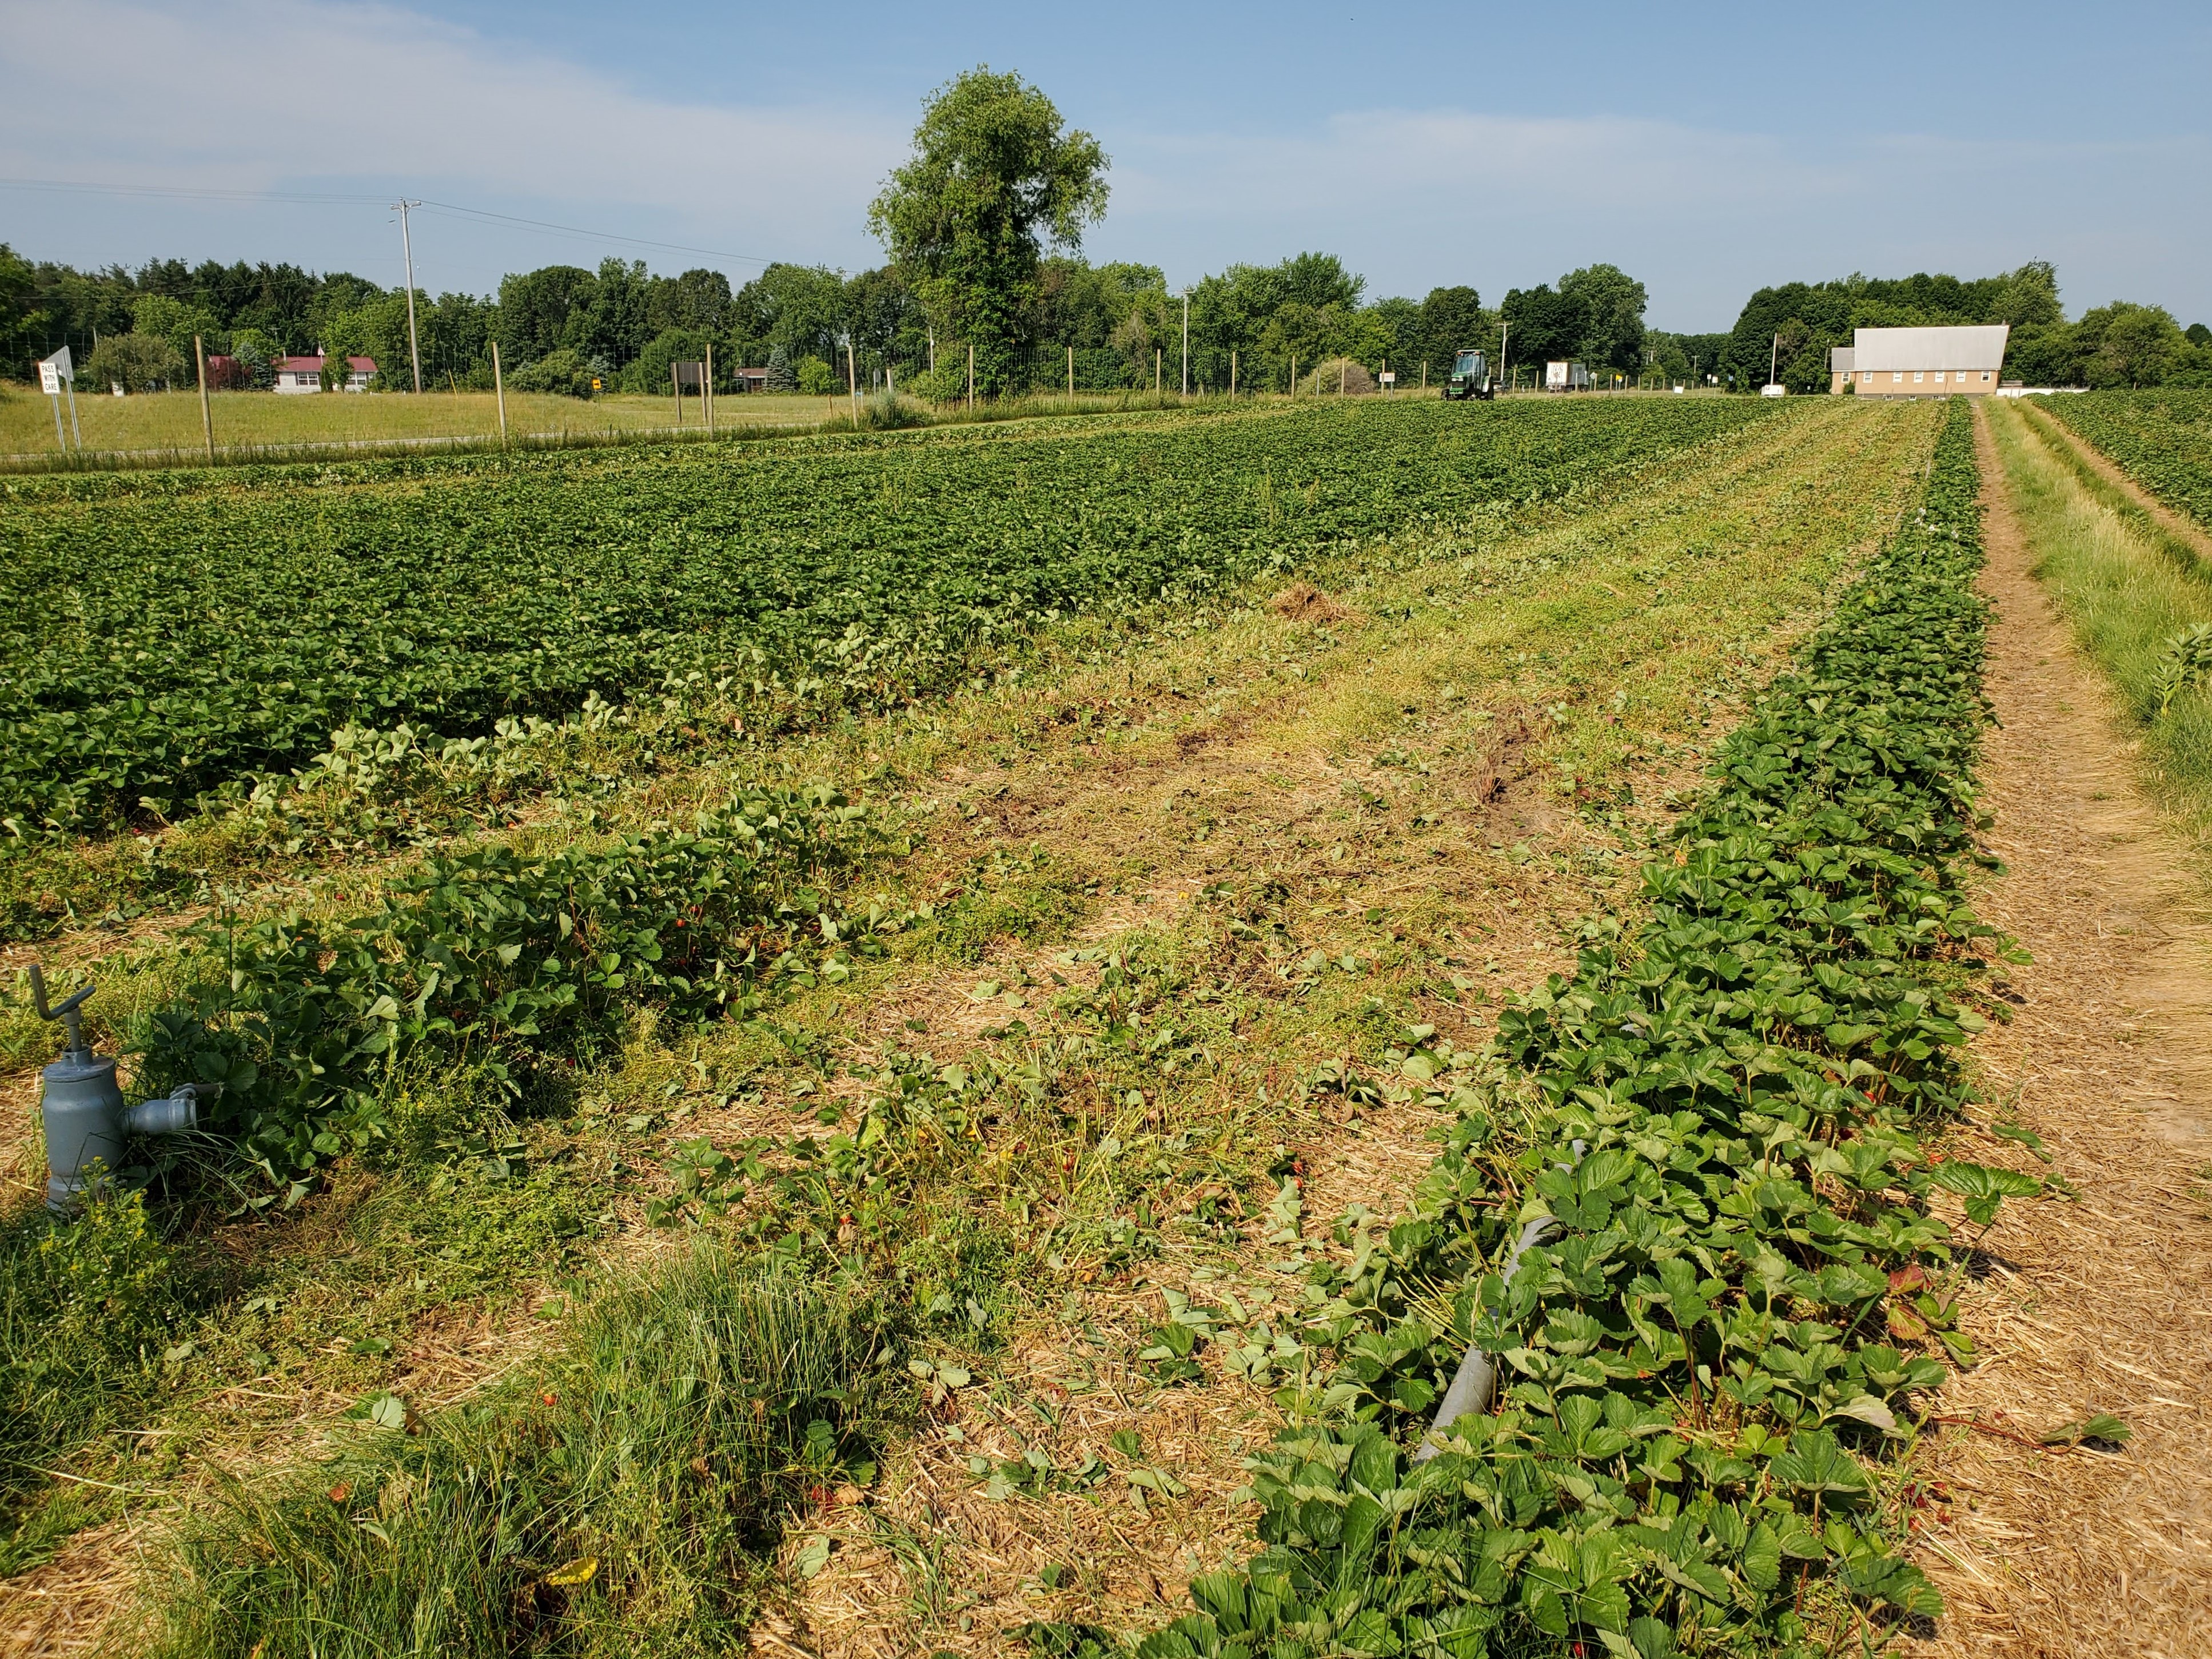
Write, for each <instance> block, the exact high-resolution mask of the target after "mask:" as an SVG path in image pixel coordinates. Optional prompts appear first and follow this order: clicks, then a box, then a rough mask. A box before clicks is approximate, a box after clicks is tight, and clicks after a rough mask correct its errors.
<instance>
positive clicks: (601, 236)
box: [0, 179, 777, 265]
mask: <svg viewBox="0 0 2212 1659" xmlns="http://www.w3.org/2000/svg"><path fill="white" fill-rule="evenodd" d="M0 189H4V190H31V191H51V192H54V193H58V194H68V193H78V194H84V195H94V196H140V197H172V198H175V199H178V200H183V201H213V202H239V203H246V204H251V203H255V202H305V203H317V204H323V205H325V206H331V207H339V206H343V207H362V206H371V205H374V206H381V207H387V208H388V207H389V206H390V205H391V202H390V199H389V198H388V197H382V196H347V195H333V194H327V193H317V192H313V191H287V190H216V189H194V188H190V187H187V186H185V185H93V184H82V183H78V182H76V181H75V180H72V179H0ZM422 206H423V207H425V208H428V209H430V210H433V211H435V212H440V213H447V214H453V215H455V216H459V217H461V218H465V219H477V220H483V221H486V222H491V223H495V224H502V225H513V226H514V227H516V228H519V229H524V230H534V231H538V232H540V233H544V234H556V235H563V236H581V237H585V238H586V239H588V240H593V241H600V242H623V243H627V244H629V246H634V247H653V248H660V249H663V250H665V251H666V252H671V253H703V254H705V255H706V256H707V257H708V258H711V259H734V260H736V261H738V263H739V264H749V265H770V264H775V263H777V262H776V261H775V260H773V259H766V258H762V257H761V256H760V255H759V254H757V253H732V252H730V251H729V250H728V249H727V248H717V247H695V246H691V245H690V243H688V242H660V241H655V240H653V239H652V238H651V237H647V236H623V235H620V234H617V233H616V232H614V231H611V230H589V229H586V228H584V227H583V226H581V225H558V224H554V223H552V222H550V221H549V220H544V219H525V218H521V217H520V216H516V215H514V214H512V213H494V212H492V211H491V210H489V208H472V207H464V206H462V205H461V204H459V203H457V202H430V201H425V202H424V203H422Z"/></svg>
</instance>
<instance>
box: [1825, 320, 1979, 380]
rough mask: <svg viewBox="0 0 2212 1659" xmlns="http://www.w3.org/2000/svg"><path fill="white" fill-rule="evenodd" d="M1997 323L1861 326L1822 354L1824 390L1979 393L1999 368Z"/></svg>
mask: <svg viewBox="0 0 2212 1659" xmlns="http://www.w3.org/2000/svg"><path fill="white" fill-rule="evenodd" d="M2011 332H2012V331H2011V329H2010V328H2009V327H2008V325H2005V324H2003V323H1991V324H1989V325H1972V326H1957V327H1948V328H1862V329H1857V330H1855V331H1853V333H1852V335H1851V343H1850V344H1849V345H1847V346H1837V347H1836V348H1834V349H1832V350H1831V351H1830V352H1829V353H1828V377H1829V378H1828V389H1829V390H1830V391H1831V392H1841V391H1843V390H1844V388H1845V387H1846V386H1848V387H1850V390H1852V391H1853V392H1857V394H1858V395H1859V396H1860V397H1862V398H1952V397H1957V396H1959V395H1960V394H1961V393H1964V394H1965V395H1966V396H1968V397H1985V396H1987V395H1988V394H1990V392H1995V391H1996V389H1997V377H1998V375H1999V374H2001V373H2002V371H2003V368H2004V354H2005V340H2006V337H2008V335H2009V334H2010V333H2011Z"/></svg>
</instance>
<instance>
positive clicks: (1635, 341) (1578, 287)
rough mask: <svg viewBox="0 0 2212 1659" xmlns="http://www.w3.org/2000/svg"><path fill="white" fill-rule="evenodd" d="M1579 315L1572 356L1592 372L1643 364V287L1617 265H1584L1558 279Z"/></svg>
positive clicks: (1646, 299)
mask: <svg viewBox="0 0 2212 1659" xmlns="http://www.w3.org/2000/svg"><path fill="white" fill-rule="evenodd" d="M1559 293H1560V295H1562V296H1563V297H1565V298H1566V299H1569V300H1571V301H1573V302H1574V304H1575V306H1576V307H1577V309H1579V310H1580V311H1581V313H1582V337H1581V338H1580V339H1579V340H1577V342H1576V346H1575V356H1577V357H1579V358H1580V359H1582V361H1583V362H1585V363H1587V364H1589V367H1590V368H1594V369H1595V368H1623V369H1632V368H1635V367H1636V366H1637V365H1638V363H1640V362H1643V360H1644V306H1645V305H1646V304H1647V303H1648V301H1649V296H1648V295H1646V294H1645V292H1644V284H1643V283H1639V282H1638V281H1637V280H1636V279H1635V278H1634V277H1633V276H1630V275H1629V274H1628V273H1627V272H1626V271H1625V270H1622V269H1621V268H1620V266H1619V265H1604V264H1599V265H1585V266H1583V268H1582V269H1581V270H1571V271H1569V272H1568V273H1567V274H1566V275H1565V276H1562V277H1560V278H1559Z"/></svg>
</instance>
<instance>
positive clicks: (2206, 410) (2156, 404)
mask: <svg viewBox="0 0 2212 1659" xmlns="http://www.w3.org/2000/svg"><path fill="white" fill-rule="evenodd" d="M2040 401H2041V404H2042V406H2043V408H2044V409H2045V410H2046V411H2047V412H2049V413H2050V414H2051V415H2054V416H2057V417H2058V419H2060V420H2061V421H2063V422H2065V423H2066V424H2067V425H2068V426H2069V427H2071V428H2073V429H2074V430H2075V432H2077V433H2079V434H2080V435H2081V436H2082V437H2084V438H2087V440H2088V441H2090V442H2091V443H2093V444H2094V445H2095V446H2096V447H2098V448H2099V449H2101V450H2103V451H2104V452H2105V453H2106V454H2107V455H2109V456H2111V457H2112V459H2114V460H2115V461H2118V463H2119V464H2120V465H2121V466H2123V467H2124V468H2125V469H2126V470H2127V471H2128V473H2129V474H2130V476H2131V477H2133V478H2134V479H2135V480H2136V483H2140V484H2142V487H2143V488H2144V489H2148V490H2149V491H2150V492H2151V494H2152V495H2156V496H2157V497H2158V498H2159V499H2160V500H2161V501H2165V502H2166V503H2167V504H2168V505H2169V506H2171V507H2174V508H2176V509H2177V510H2178V511H2179V512H2182V513H2187V514H2188V515H2189V516H2190V517H2191V518H2192V519H2194V520H2197V523H2199V524H2201V525H2206V526H2212V392H2194V391H2186V390H2181V389H2177V388H2172V387H2161V388H2160V389H2159V390H2157V391H2154V392H2084V393H2082V394H2081V395H2079V396H2070V397H2064V398H2043V399H2041V400H2040Z"/></svg>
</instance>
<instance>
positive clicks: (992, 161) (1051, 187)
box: [868, 66, 1109, 392]
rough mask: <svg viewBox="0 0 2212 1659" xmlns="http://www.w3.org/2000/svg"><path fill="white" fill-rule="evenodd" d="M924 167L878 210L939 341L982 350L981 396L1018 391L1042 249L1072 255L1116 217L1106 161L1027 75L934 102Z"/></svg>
mask: <svg viewBox="0 0 2212 1659" xmlns="http://www.w3.org/2000/svg"><path fill="white" fill-rule="evenodd" d="M914 152H915V153H914V158H913V159H912V160H911V161H908V163H907V164H906V165H905V166H904V167H901V168H899V169H898V170H897V171H896V173H892V174H891V176H890V180H889V182H888V183H886V184H885V185H884V190H883V193H882V194H881V195H879V196H878V197H876V199H875V201H874V203H873V204H872V205H871V206H870V207H869V209H868V224H869V228H871V229H872V230H873V231H874V232H875V234H877V236H878V237H879V238H881V239H882V240H883V243H884V246H885V247H886V248H888V249H889V250H890V256H891V259H892V262H893V263H894V264H896V266H897V267H898V268H899V271H900V274H901V275H902V276H904V277H905V279H906V283H907V286H908V288H909V289H912V290H913V291H914V292H915V294H916V295H919V296H920V297H921V302H922V304H923V306H924V307H926V308H927V311H928V313H929V315H930V317H931V319H933V321H934V322H935V323H936V325H937V327H938V331H939V336H940V337H944V338H948V339H957V340H958V341H960V342H961V343H963V344H969V345H973V346H974V347H975V380H976V384H977V386H979V387H981V388H983V389H986V390H988V391H992V392H998V391H1001V390H1004V389H1005V388H1006V387H1007V386H1009V385H1011V384H1012V380H1013V378H1014V375H1015V374H1016V371H1017V369H1018V366H1019V364H1020V363H1021V362H1022V359H1023V356H1024V354H1023V346H1024V343H1025V341H1024V335H1025V333H1026V330H1027V326H1028V325H1029V323H1030V319H1032V318H1033V317H1034V315H1035V313H1036V298H1037V276H1038V267H1039V265H1040V264H1041V263H1042V259H1043V257H1044V248H1043V245H1044V244H1045V243H1050V244H1051V245H1052V246H1055V247H1060V248H1064V249H1066V250H1067V251H1069V252H1075V251H1077V250H1079V249H1080V248H1081V246H1082V245H1083V232H1084V228H1085V227H1086V226H1088V225H1092V224H1095V223H1097V222H1098V221H1099V220H1100V219H1102V218H1103V217H1104V216H1105V214H1106V197H1107V189H1106V180H1105V176H1104V175H1105V173H1106V169H1107V167H1108V166H1109V162H1108V161H1107V159H1106V152H1105V151H1104V150H1103V149H1101V148H1100V147H1099V143H1098V141H1097V139H1096V138H1094V137H1091V135H1090V134H1089V133H1087V132H1084V131H1068V130H1066V129H1065V128H1064V127H1063V125H1062V124H1061V121H1060V111H1059V110H1058V109H1056V108H1055V107H1054V105H1053V102H1052V100H1050V99H1049V98H1048V97H1046V96H1045V95H1044V94H1043V93H1042V92H1040V91H1038V90H1037V89H1036V88H1035V87H1032V86H1030V85H1029V84H1028V83H1027V82H1024V80H1023V79H1022V78H1021V76H1018V75H1011V74H1010V75H994V74H993V73H991V71H990V70H989V68H988V67H987V66H982V67H978V68H975V69H973V70H969V71H968V72H967V73H966V74H964V75H962V76H958V77H957V78H956V79H955V80H953V81H951V82H949V83H948V84H947V85H945V86H944V87H941V88H939V89H938V90H937V91H936V92H935V93H933V94H931V96H930V98H929V100H928V102H927V105H926V106H924V110H923V114H922V118H921V125H920V126H919V127H917V128H915V135H914Z"/></svg>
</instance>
